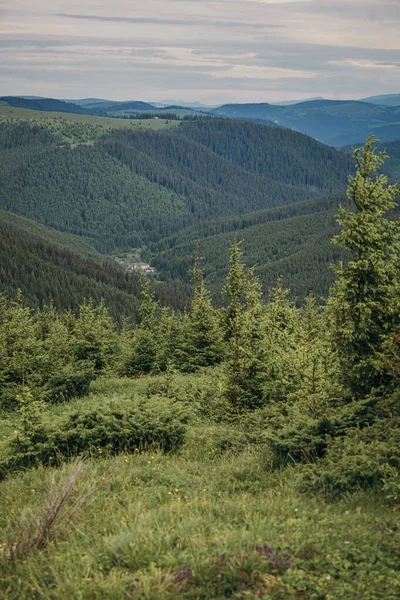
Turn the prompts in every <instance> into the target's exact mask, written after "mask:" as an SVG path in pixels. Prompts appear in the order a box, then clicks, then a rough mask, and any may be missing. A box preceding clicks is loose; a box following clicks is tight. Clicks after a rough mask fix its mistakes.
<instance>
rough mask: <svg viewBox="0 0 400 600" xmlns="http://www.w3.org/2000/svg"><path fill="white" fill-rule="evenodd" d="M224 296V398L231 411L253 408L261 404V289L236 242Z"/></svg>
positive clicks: (263, 357)
mask: <svg viewBox="0 0 400 600" xmlns="http://www.w3.org/2000/svg"><path fill="white" fill-rule="evenodd" d="M229 267H230V268H229V273H228V277H227V283H226V286H225V290H224V294H225V297H226V298H227V299H228V301H229V304H228V307H227V309H226V318H225V323H226V336H227V340H228V349H227V355H228V357H227V361H226V363H225V365H224V374H225V381H224V384H225V392H224V395H225V397H226V398H227V400H229V402H230V403H231V404H232V406H233V407H234V408H235V409H238V410H242V409H254V408H256V407H258V406H260V405H261V404H262V402H263V396H264V393H263V384H264V379H265V344H264V343H263V327H262V316H263V308H262V304H261V286H260V282H259V281H258V279H257V278H256V277H255V275H254V271H253V270H251V269H250V270H246V268H245V266H244V264H243V262H242V252H241V249H240V242H237V241H236V239H235V240H234V243H233V244H232V248H231V255H230V261H229Z"/></svg>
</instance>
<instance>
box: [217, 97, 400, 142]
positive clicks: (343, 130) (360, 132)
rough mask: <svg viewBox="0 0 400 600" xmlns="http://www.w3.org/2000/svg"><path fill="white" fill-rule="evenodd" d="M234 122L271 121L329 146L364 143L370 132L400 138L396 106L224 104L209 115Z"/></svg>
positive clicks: (335, 102) (329, 102) (399, 115)
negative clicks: (233, 120)
mask: <svg viewBox="0 0 400 600" xmlns="http://www.w3.org/2000/svg"><path fill="white" fill-rule="evenodd" d="M211 112H212V114H214V115H217V116H224V117H230V118H234V119H253V120H256V121H261V122H262V121H264V120H265V121H271V120H272V121H273V122H274V123H276V124H277V125H280V126H283V127H290V128H291V129H294V130H296V131H302V132H303V133H306V134H307V135H311V136H312V137H314V138H315V139H317V140H320V141H321V142H324V143H325V144H330V145H332V146H337V147H339V146H344V145H346V144H355V143H358V142H359V141H360V140H366V138H367V137H368V135H369V133H370V132H371V131H372V132H373V133H374V134H375V135H376V136H377V137H378V138H379V139H380V140H383V141H387V140H396V139H399V138H400V106H380V105H377V104H368V103H367V102H360V101H352V100H346V101H343V100H313V101H309V102H301V103H299V104H295V105H292V106H274V105H271V104H266V103H260V104H226V105H224V106H220V107H219V108H216V109H214V110H213V111H211Z"/></svg>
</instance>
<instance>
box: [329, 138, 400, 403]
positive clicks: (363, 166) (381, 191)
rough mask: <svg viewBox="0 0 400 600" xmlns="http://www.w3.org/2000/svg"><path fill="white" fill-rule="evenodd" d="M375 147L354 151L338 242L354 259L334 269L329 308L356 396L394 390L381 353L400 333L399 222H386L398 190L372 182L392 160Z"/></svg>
mask: <svg viewBox="0 0 400 600" xmlns="http://www.w3.org/2000/svg"><path fill="white" fill-rule="evenodd" d="M376 143H377V140H375V139H374V138H373V136H372V135H370V137H369V138H368V141H367V143H366V144H365V146H364V148H358V149H356V150H354V158H355V162H356V167H357V171H356V174H355V175H354V176H351V177H349V187H348V190H347V196H348V198H349V200H350V201H351V203H352V207H351V209H350V210H348V209H344V208H342V207H340V211H339V216H338V222H339V224H340V226H341V232H340V233H339V235H337V236H336V237H335V238H334V240H333V241H334V243H336V244H338V245H339V246H341V247H342V248H344V249H345V250H347V251H348V252H349V255H350V259H349V262H348V264H347V266H343V265H342V264H340V265H339V266H338V267H336V269H335V271H336V275H337V281H336V284H335V285H334V288H333V293H332V297H331V299H330V305H331V309H332V312H333V315H334V334H333V335H334V340H333V341H334V346H335V348H336V351H337V353H338V357H339V360H340V363H341V371H342V375H343V380H344V383H345V384H346V385H347V386H348V388H349V390H350V392H351V394H352V395H353V396H356V397H360V396H364V395H366V394H368V393H369V392H370V391H371V389H372V388H378V387H380V386H382V385H390V382H391V380H392V376H391V374H390V372H389V371H388V370H387V369H386V368H385V366H384V362H383V361H382V360H380V353H381V351H382V345H383V343H384V342H385V340H386V338H387V336H388V335H390V334H391V335H393V333H395V332H396V331H399V329H400V267H399V251H400V221H399V220H397V221H395V220H390V219H388V218H387V212H388V211H390V210H391V209H393V208H394V207H395V206H396V196H397V194H398V188H397V187H396V186H393V185H388V179H387V177H386V176H385V175H383V174H377V175H376V176H375V177H373V175H374V173H376V172H377V171H379V169H380V168H381V166H382V165H383V163H384V161H385V159H386V158H387V156H386V154H385V153H384V152H380V153H378V154H376V152H375V144H376Z"/></svg>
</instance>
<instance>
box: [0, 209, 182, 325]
mask: <svg viewBox="0 0 400 600" xmlns="http://www.w3.org/2000/svg"><path fill="white" fill-rule="evenodd" d="M141 281H142V277H141V276H140V275H139V274H138V273H136V272H129V273H128V272H127V271H126V270H125V269H124V268H123V267H122V266H120V265H119V264H118V263H117V262H116V261H114V260H111V259H109V258H107V257H105V256H104V255H102V254H100V253H98V252H97V251H96V250H95V249H94V248H93V247H92V246H91V245H90V244H89V243H88V242H87V241H86V240H84V239H82V238H80V237H78V236H74V235H71V234H66V233H62V232H59V231H56V230H54V229H51V228H49V227H46V226H44V225H41V224H40V223H37V222H36V221H32V220H30V219H25V218H23V217H19V216H17V215H14V214H11V213H9V212H6V211H3V210H0V292H6V293H7V294H8V295H9V296H10V297H15V295H16V294H17V292H18V290H21V291H22V297H23V300H24V302H25V303H26V304H28V305H30V306H33V307H38V306H43V305H44V304H49V303H50V302H52V303H53V304H54V306H55V307H56V308H57V309H60V310H65V309H72V310H73V309H75V308H76V306H77V305H78V304H81V303H82V302H83V301H84V300H85V299H88V298H93V300H94V301H95V302H100V300H101V299H104V300H105V302H106V304H107V307H108V308H109V310H110V312H111V314H112V315H113V317H114V318H115V319H116V320H119V319H120V318H121V316H124V315H125V316H126V317H129V318H130V319H132V320H133V321H136V320H137V318H138V308H139V303H140V300H139V297H140V292H141ZM155 294H156V297H157V298H158V299H159V300H160V302H161V303H162V304H164V305H168V306H172V307H175V308H178V309H182V308H183V306H185V304H186V303H187V301H188V296H187V292H186V291H185V288H184V286H182V285H179V283H178V284H173V285H165V284H161V283H159V284H156V285H155Z"/></svg>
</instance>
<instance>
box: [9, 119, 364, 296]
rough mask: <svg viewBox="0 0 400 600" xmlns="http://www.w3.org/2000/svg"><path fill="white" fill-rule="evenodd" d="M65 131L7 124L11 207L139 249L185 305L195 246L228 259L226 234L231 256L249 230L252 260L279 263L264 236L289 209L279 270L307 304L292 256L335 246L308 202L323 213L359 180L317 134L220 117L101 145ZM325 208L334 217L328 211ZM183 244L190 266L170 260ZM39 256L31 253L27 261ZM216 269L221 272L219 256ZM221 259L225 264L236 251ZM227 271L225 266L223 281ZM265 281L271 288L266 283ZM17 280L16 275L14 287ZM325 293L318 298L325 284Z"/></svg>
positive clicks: (62, 228)
mask: <svg viewBox="0 0 400 600" xmlns="http://www.w3.org/2000/svg"><path fill="white" fill-rule="evenodd" d="M41 114H42V116H44V115H45V113H41ZM94 118H95V117H88V119H94ZM101 119H102V118H101V117H97V120H96V123H99V122H101ZM108 120H109V119H104V121H105V122H108ZM54 122H57V119H56V120H54V119H50V118H49V120H48V123H49V125H48V126H46V120H45V119H42V120H40V121H34V122H33V123H32V124H30V123H29V122H26V121H24V120H20V121H14V122H12V123H10V122H4V123H2V124H1V123H0V208H3V210H7V211H9V212H11V213H14V214H18V215H20V216H21V217H26V218H29V219H35V220H36V221H38V222H39V223H41V224H42V225H43V226H45V227H47V228H52V229H53V230H54V229H56V230H58V231H59V232H64V233H65V234H67V233H68V234H73V235H74V236H79V238H83V240H84V243H85V247H86V246H87V245H88V244H90V246H91V247H92V248H95V249H96V250H98V251H100V252H102V253H104V254H109V253H111V252H113V251H116V252H117V251H118V253H122V254H123V253H124V252H125V253H129V252H131V251H132V250H133V249H135V253H136V254H137V255H139V256H141V257H142V259H143V260H147V262H149V261H151V264H152V265H153V259H154V261H155V262H154V266H156V267H157V273H158V278H161V279H165V280H166V281H168V282H169V285H173V286H174V289H175V290H177V291H176V292H174V294H176V295H177V296H179V297H180V298H181V299H180V300H179V302H181V304H182V298H183V296H184V295H185V293H184V291H183V292H182V290H181V289H180V287H179V286H181V285H182V284H181V283H179V281H180V282H181V281H182V280H183V281H186V282H187V281H188V276H187V270H188V266H189V264H190V262H191V257H192V254H193V251H194V244H195V241H196V239H200V238H204V239H206V238H207V239H208V241H207V242H206V244H207V245H208V242H210V244H209V248H210V249H211V248H219V249H221V248H222V246H221V243H222V242H221V239H222V238H221V237H218V236H221V235H222V234H225V237H223V244H225V246H224V248H225V250H226V248H227V244H228V241H229V240H231V239H232V238H233V235H234V231H235V229H237V228H239V229H243V230H245V229H247V227H249V232H250V233H249V236H250V237H249V240H250V242H251V244H253V250H251V253H250V254H249V256H250V259H251V260H253V258H254V257H257V261H258V264H259V265H261V264H262V263H265V265H266V264H267V263H268V264H269V263H270V262H271V261H272V259H271V256H274V251H273V248H274V247H275V246H276V243H277V242H276V240H275V239H273V237H270V236H269V233H268V234H267V233H265V238H263V236H264V233H262V231H261V229H262V227H261V229H257V227H259V226H264V225H265V226H267V225H266V224H267V223H268V227H271V228H272V229H274V228H275V226H277V222H278V219H277V218H276V215H275V216H273V217H271V218H270V217H269V216H267V217H265V215H264V212H265V211H267V213H268V211H270V210H271V209H274V207H277V209H278V208H279V207H280V208H279V210H281V211H282V212H281V213H280V214H281V215H282V216H281V218H280V221H281V223H280V225H279V227H280V230H281V231H282V232H283V231H284V230H286V229H287V234H288V236H289V237H288V241H287V242H284V243H283V245H286V248H287V252H286V254H285V253H284V254H282V253H281V252H280V253H278V254H276V255H275V258H277V257H278V255H279V257H280V259H282V260H284V261H286V262H285V264H283V263H282V267H279V269H281V268H282V269H283V272H284V274H285V276H287V278H288V283H289V284H291V283H293V284H294V286H295V289H294V293H295V294H297V295H299V294H300V293H301V289H300V287H296V286H297V283H296V272H297V271H298V269H299V267H298V266H297V265H298V263H297V262H296V260H297V259H296V260H294V261H293V260H292V259H291V258H290V257H291V256H292V255H293V254H296V255H298V256H299V257H300V259H299V260H300V262H304V255H303V254H302V251H301V247H303V246H304V247H305V248H307V253H308V254H309V255H310V256H311V255H312V252H313V250H312V248H313V240H315V235H316V234H317V233H318V235H319V236H322V237H324V236H325V238H324V239H328V238H327V236H328V233H327V232H326V231H325V225H324V223H325V222H324V221H323V222H321V221H318V220H315V221H314V220H313V219H314V217H313V216H308V217H305V216H304V214H305V213H304V209H302V208H301V206H302V203H303V202H304V201H306V200H308V199H310V198H314V199H315V200H313V202H315V203H314V204H311V205H310V206H311V208H307V211H308V212H307V214H308V213H310V215H311V213H319V212H320V208H319V203H320V200H319V198H318V197H319V196H321V195H326V194H329V193H332V192H336V191H344V190H345V187H346V182H347V175H348V174H349V173H350V172H351V170H352V161H351V159H350V157H349V156H347V155H345V154H344V153H341V152H339V151H337V150H335V149H333V148H328V147H326V146H324V145H322V144H320V143H319V142H316V141H315V140H313V139H312V138H310V137H307V136H306V135H303V134H300V133H297V132H294V131H290V130H288V129H283V128H276V127H268V126H265V125H259V124H256V123H250V122H244V121H234V120H227V119H218V118H211V119H201V120H197V121H184V122H181V123H180V124H178V125H177V126H175V127H174V128H170V129H168V128H167V127H168V126H167V125H164V129H159V130H157V131H150V130H144V129H140V128H137V129H123V130H119V129H118V130H108V131H106V130H105V129H99V133H98V134H96V135H94V134H93V135H92V133H93V132H92V130H91V129H90V130H88V129H87V128H88V124H87V123H77V122H68V121H67V120H65V122H63V126H62V131H61V132H60V131H59V130H58V129H55V128H54V125H53V123H54ZM122 122H123V123H128V124H129V121H122ZM156 122H158V121H156ZM96 127H98V125H96ZM68 128H71V131H70V132H69V129H68ZM81 128H83V129H82V135H81ZM96 132H97V129H96ZM89 134H90V135H89ZM321 202H322V201H321ZM297 205H299V207H300V208H299V209H298V210H297V209H296V208H295V207H296V206H297ZM321 206H322V207H323V210H324V211H325V210H326V207H325V205H324V203H323V202H322V204H321ZM277 209H276V210H277ZM274 214H275V213H274ZM260 215H261V216H260ZM295 217H299V218H298V219H297V220H295V221H290V218H295ZM301 217H304V218H305V220H306V221H307V220H308V223H309V224H308V225H306V224H305V222H303V221H304V219H303V220H302V218H301ZM319 218H322V217H319ZM272 220H274V221H275V223H271V222H272ZM310 224H311V226H312V227H314V229H313V230H312V233H310V232H311V229H310ZM252 227H256V229H251V228H252ZM315 227H316V228H317V231H316V230H315ZM296 228H297V229H296ZM214 234H215V235H216V236H217V237H216V239H215V240H214V239H212V236H214ZM282 235H283V234H282ZM293 235H294V238H295V240H294V238H293ZM174 236H178V237H176V241H175V242H174V244H175V245H176V248H177V249H178V248H180V247H182V251H180V250H179V252H181V257H179V256H178V255H177V254H176V253H175V254H174V251H173V248H172V253H171V246H170V240H174V239H175V238H174ZM74 239H75V238H74ZM282 239H284V236H283V238H282ZM255 240H256V241H255ZM268 240H270V241H268ZM254 244H255V245H254ZM317 245H320V241H319V240H318V244H317ZM23 247H24V246H23V244H21V248H23ZM205 250H207V248H205ZM225 250H224V252H225ZM35 252H36V251H35ZM207 252H208V250H207ZM271 252H272V254H271ZM31 254H32V251H29V250H27V249H26V248H25V249H24V255H26V256H28V255H29V256H30V255H31ZM33 254H34V253H33ZM204 255H205V256H209V255H208V254H207V253H206V252H204ZM22 258H23V255H21V259H22ZM68 260H69V263H71V264H73V263H74V259H72V258H71V259H68ZM207 260H209V265H211V264H213V260H214V259H212V257H210V259H207ZM218 260H221V261H223V262H224V264H226V252H225V255H224V258H223V257H222V256H221V257H220V259H218ZM326 262H327V261H326V260H325V259H324V261H323V267H321V268H320V269H318V268H314V272H315V276H314V279H310V282H311V283H310V285H311V284H312V285H314V283H313V282H315V280H316V279H323V278H325V279H326V277H327V275H326V272H327V271H329V270H328V268H327V264H326ZM179 264H181V266H182V265H183V266H182V268H181V267H180V266H179ZM314 266H315V265H314ZM46 268H47V267H46ZM52 268H53V267H52ZM219 268H220V267H218V264H217V263H216V267H215V273H218V272H219ZM277 268H278V267H277ZM33 270H34V269H33ZM42 270H43V272H45V271H46V269H44V268H43V269H42ZM211 271H212V270H211V269H210V273H209V275H210V278H211V279H212V278H213V277H214V276H213V275H212V272H211ZM271 272H272V271H271ZM49 277H50V275H49ZM54 279H56V277H55V278H54ZM211 279H210V280H211ZM264 280H265V281H267V280H268V281H269V279H268V277H267V276H266V277H264ZM11 281H12V278H10V277H9V278H8V282H9V283H8V285H11V283H10V282H11ZM17 281H18V279H17V278H16V279H15V282H17ZM41 281H42V280H41ZM42 284H43V285H44V280H43V281H42ZM307 285H308V284H307ZM315 287H316V289H318V291H319V290H320V289H321V290H322V287H323V286H322V287H321V286H320V287H318V286H317V285H316V286H315ZM323 289H326V286H325V287H324V288H323ZM165 293H166V292H165ZM95 295H96V294H95ZM45 296H46V294H45Z"/></svg>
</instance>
